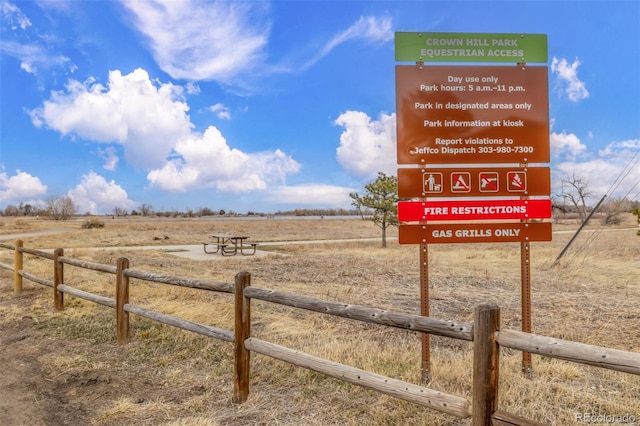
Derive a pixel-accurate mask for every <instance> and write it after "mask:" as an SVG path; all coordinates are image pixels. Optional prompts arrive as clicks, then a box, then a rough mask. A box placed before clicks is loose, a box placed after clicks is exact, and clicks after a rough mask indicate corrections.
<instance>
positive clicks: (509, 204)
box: [398, 198, 551, 222]
mask: <svg viewBox="0 0 640 426" xmlns="http://www.w3.org/2000/svg"><path fill="white" fill-rule="evenodd" d="M550 217H551V200H550V199H548V198H545V199H518V200H510V199H497V200H493V199H482V200H459V201H458V200H442V201H440V200H438V201H429V200H427V201H399V202H398V220H399V221H400V222H426V221H433V220H435V221H457V220H496V219H497V220H502V219H504V220H508V219H520V220H529V219H549V218H550Z"/></svg>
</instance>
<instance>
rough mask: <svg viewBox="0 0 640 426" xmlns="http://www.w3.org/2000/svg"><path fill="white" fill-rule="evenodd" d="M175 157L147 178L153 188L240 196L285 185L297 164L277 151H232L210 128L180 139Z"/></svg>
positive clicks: (296, 169) (297, 167)
mask: <svg viewBox="0 0 640 426" xmlns="http://www.w3.org/2000/svg"><path fill="white" fill-rule="evenodd" d="M174 154H175V155H174V156H173V158H171V159H170V160H169V161H167V163H166V164H165V165H164V166H163V167H162V168H160V169H156V170H152V171H151V172H150V173H149V174H148V175H147V179H148V180H149V181H150V182H151V184H152V186H157V187H159V188H161V189H163V190H166V191H171V192H183V191H188V190H193V189H199V188H210V187H213V188H216V189H217V190H219V191H221V192H229V193H243V192H249V191H253V190H264V189H266V188H267V186H269V185H278V184H282V183H284V182H285V179H286V176H287V175H288V174H292V173H297V172H298V171H299V170H300V165H299V164H298V163H297V162H296V161H295V160H293V159H292V158H291V157H290V156H288V155H286V154H285V153H283V152H282V151H280V150H276V151H274V152H261V153H253V154H247V153H244V152H242V151H240V150H238V149H235V148H231V147H230V146H229V145H228V144H227V141H226V139H225V138H224V137H223V136H222V134H221V133H220V131H219V130H218V129H216V128H215V127H213V126H210V127H209V128H208V129H207V130H206V131H205V132H204V134H203V135H191V136H189V137H185V138H183V139H181V140H180V141H179V142H178V143H177V144H176V146H175V148H174Z"/></svg>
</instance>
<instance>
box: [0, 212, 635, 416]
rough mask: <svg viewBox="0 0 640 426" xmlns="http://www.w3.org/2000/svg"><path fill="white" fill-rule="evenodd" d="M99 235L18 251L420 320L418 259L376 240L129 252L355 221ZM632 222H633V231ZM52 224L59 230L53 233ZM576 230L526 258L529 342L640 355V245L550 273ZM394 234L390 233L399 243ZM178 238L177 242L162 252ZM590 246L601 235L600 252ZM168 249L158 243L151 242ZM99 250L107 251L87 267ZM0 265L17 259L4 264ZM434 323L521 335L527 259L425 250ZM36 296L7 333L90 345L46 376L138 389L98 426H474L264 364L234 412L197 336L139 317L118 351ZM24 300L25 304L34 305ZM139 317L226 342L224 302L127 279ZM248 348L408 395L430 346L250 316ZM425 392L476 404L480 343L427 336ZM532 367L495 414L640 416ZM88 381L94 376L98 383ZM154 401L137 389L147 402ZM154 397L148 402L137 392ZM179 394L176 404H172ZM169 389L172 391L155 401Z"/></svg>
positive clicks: (578, 259)
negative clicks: (194, 327) (291, 353)
mask: <svg viewBox="0 0 640 426" xmlns="http://www.w3.org/2000/svg"><path fill="white" fill-rule="evenodd" d="M104 221H105V227H104V228H103V229H81V226H80V225H81V222H80V221H79V222H77V223H76V222H69V223H65V224H63V226H64V227H66V228H69V230H68V231H66V232H63V233H58V234H55V235H53V234H52V235H40V236H35V235H34V236H30V237H28V238H24V240H25V243H24V244H25V246H26V247H32V248H54V247H58V246H63V247H65V248H68V249H67V250H66V251H65V253H66V254H67V255H71V256H74V257H78V258H83V259H87V260H91V261H94V262H100V263H106V264H115V263H114V262H115V260H116V259H117V258H118V257H122V256H124V257H127V258H129V259H130V262H131V267H132V268H134V269H137V270H144V271H149V272H157V273H165V274H168V275H175V276H184V277H191V278H205V279H211V280H216V281H226V282H233V279H234V275H235V274H236V273H237V272H239V271H242V270H246V271H249V272H250V273H251V274H252V285H253V286H256V287H260V288H267V289H273V290H280V291H287V292H292V293H297V294H304V295H308V296H312V297H318V298H322V299H327V300H335V301H341V302H345V303H351V304H360V305H365V306H370V307H377V308H382V309H390V310H396V311H401V312H408V313H418V312H419V310H420V300H419V251H418V247H416V246H404V245H403V246H401V245H398V244H397V243H396V240H391V241H390V244H389V247H388V248H387V249H382V248H381V247H380V242H379V241H376V242H342V243H338V244H336V243H326V244H292V245H285V244H283V245H280V246H274V247H268V249H269V250H272V251H274V252H276V253H280V254H276V255H271V256H267V257H250V258H228V259H224V260H223V261H214V260H211V261H196V260H186V259H182V258H178V257H175V256H172V255H171V254H168V253H164V252H162V251H160V250H158V251H137V250H131V249H127V247H130V246H135V245H160V244H197V243H200V242H202V241H205V240H207V236H208V235H210V234H211V233H213V232H214V231H217V232H237V233H247V234H249V235H251V238H252V239H253V240H258V241H298V240H329V239H343V238H370V237H379V235H380V230H379V229H378V228H376V227H375V226H374V225H373V224H372V223H370V222H365V221H360V220H355V219H348V220H341V219H339V220H334V219H324V220H312V219H299V220H224V221H222V220H215V221H211V220H167V219H162V220H144V219H136V220H131V221H124V220H110V219H108V218H107V219H105V220H104ZM633 223H634V222H633V218H629V222H628V223H627V225H628V224H631V226H633ZM45 225H48V226H45ZM57 226H60V223H50V222H47V221H36V220H29V221H28V224H25V222H24V221H23V222H21V226H20V229H17V230H16V229H15V228H13V226H12V224H11V223H10V222H9V221H5V224H4V226H2V227H0V234H5V235H8V234H13V233H19V232H20V233H25V232H32V230H33V231H35V230H44V229H47V228H48V227H57ZM576 227H577V226H576V225H575V224H554V231H560V230H566V231H567V232H566V233H557V234H554V241H552V242H549V243H532V253H531V260H532V287H533V289H532V307H533V329H534V332H535V333H538V334H544V335H548V336H553V337H557V338H563V339H570V340H574V341H579V342H584V343H589V344H594V345H600V346H606V347H610V348H616V349H624V350H630V351H634V352H640V314H639V310H638V306H640V279H639V278H640V275H639V273H638V261H639V259H640V250H638V248H639V247H640V237H638V236H637V235H636V230H635V229H630V228H624V227H609V228H600V227H598V226H591V227H589V229H588V232H585V233H584V235H581V236H580V237H578V239H577V240H576V242H575V243H574V245H573V246H572V248H571V249H570V250H569V251H568V252H567V255H566V256H565V257H564V258H563V259H562V261H561V262H560V264H559V265H558V266H555V267H552V264H553V261H554V260H555V258H556V256H557V255H558V254H559V252H560V250H561V249H562V248H563V247H564V246H565V244H566V243H567V242H568V240H569V239H570V238H571V236H572V235H573V234H572V230H575V229H576ZM396 235H397V233H395V231H394V232H392V234H391V236H392V237H394V236H396ZM165 236H167V237H168V239H164V237H165ZM594 236H595V237H594ZM154 237H160V238H162V240H154ZM88 247H112V249H111V250H107V251H92V250H89V249H88ZM0 262H4V263H9V264H10V263H11V262H12V259H11V252H8V251H7V250H0ZM25 269H26V270H28V271H29V272H31V273H34V274H36V275H38V276H42V277H47V278H50V276H51V271H50V270H51V262H50V261H42V260H37V259H34V258H32V257H31V256H26V258H25ZM112 281H113V277H112V276H109V275H105V274H100V273H96V272H94V271H87V270H82V269H79V268H73V267H70V266H66V267H65V283H67V284H69V285H72V286H74V287H77V288H80V289H83V290H86V291H91V292H94V293H98V294H103V295H105V296H110V297H111V294H112V293H113V282H112ZM429 281H430V302H431V303H430V309H431V315H432V316H434V317H438V318H443V319H451V320H457V321H471V320H472V315H473V309H474V307H475V306H477V305H478V304H479V303H482V302H486V301H492V302H495V303H497V304H498V305H499V306H500V307H501V310H502V312H501V317H502V325H503V327H506V328H512V329H519V328H520V326H521V322H520V321H521V307H520V246H519V244H465V245H431V246H430V247H429ZM11 289H12V281H11V274H9V273H8V272H6V271H5V272H0V298H1V299H0V300H7V299H9V298H11V297H13V296H12V294H11ZM25 292H26V293H28V294H30V295H31V297H30V298H28V299H25V303H22V304H11V305H6V304H2V305H1V306H2V308H1V309H2V312H1V315H2V320H0V321H1V322H3V323H6V322H9V321H15V320H16V319H17V318H21V317H23V316H25V315H30V316H31V317H33V318H35V319H36V320H37V322H38V327H39V329H40V330H41V332H42V333H43V334H42V336H43V338H50V337H53V338H55V339H60V341H62V342H78V341H81V342H82V341H85V342H89V343H90V344H89V345H88V346H84V347H82V350H81V351H80V352H77V351H75V352H74V351H73V350H67V351H64V352H60V353H56V354H52V355H50V356H48V357H46V359H44V360H43V361H44V365H45V368H46V369H47V372H46V373H47V374H48V375H49V377H54V376H55V375H56V374H59V372H61V371H62V372H64V371H65V370H67V369H71V370H72V371H74V372H77V374H83V373H87V372H91V371H108V372H110V373H109V374H111V375H112V376H119V377H125V378H127V380H129V381H131V382H132V383H136V385H132V386H131V391H130V392H122V394H121V395H120V396H118V397H113V398H108V399H106V400H105V401H104V402H103V403H102V404H98V405H96V408H95V411H94V412H92V413H91V415H92V417H91V421H92V423H93V424H105V425H106V424H109V425H111V424H131V423H134V422H135V423H141V424H157V423H162V424H171V425H218V424H291V425H293V424H296V425H297V424H311V425H325V424H338V423H339V424H345V425H356V424H357V425H360V424H379V425H382V424H385V425H386V424H406V425H432V424H443V425H444V424H461V425H462V424H469V422H468V421H467V420H462V421H461V420H455V419H454V418H453V417H450V416H447V415H444V414H438V413H436V412H434V411H432V410H429V409H426V408H422V407H419V406H415V405H413V404H410V403H406V402H403V401H399V400H397V399H394V398H390V397H387V396H384V395H380V394H377V393H375V392H372V391H368V390H364V389H361V388H358V387H355V386H352V385H349V384H345V383H342V382H340V381H338V380H334V379H331V378H327V377H325V376H323V375H322V374H318V373H314V372H311V371H307V370H304V369H301V368H297V367H294V366H290V365H288V364H285V363H283V362H280V361H276V360H273V359H270V358H267V357H264V356H260V355H254V356H253V357H252V370H251V372H252V373H251V374H252V376H251V395H250V397H249V400H248V401H247V402H246V403H245V404H242V405H233V404H231V402H230V398H231V393H232V386H233V376H232V360H233V355H232V347H231V345H229V344H228V343H224V342H217V341H214V340H210V339H207V338H204V337H201V336H197V335H193V334H191V333H188V332H183V331H179V330H177V329H173V328H170V327H167V326H163V325H159V324H156V323H152V322H150V321H147V320H144V319H141V318H138V317H135V316H134V317H132V327H133V335H132V341H131V343H130V344H129V345H128V346H126V347H117V346H116V345H115V342H114V341H115V337H114V324H113V321H114V319H113V311H112V310H110V309H108V308H104V307H99V306H96V305H93V304H92V303H90V302H85V301H82V300H78V299H74V298H72V297H67V299H66V301H65V307H66V309H65V311H64V313H61V314H59V313H55V312H54V311H53V309H52V306H51V305H52V301H51V300H50V299H51V297H50V291H49V290H48V289H44V288H40V287H39V286H37V285H36V284H33V283H28V282H26V283H25ZM27 302H28V303H27ZM131 303H134V304H138V305H141V306H144V307H147V308H151V309H154V310H158V311H161V312H163V313H168V314H172V315H176V316H179V317H182V318H185V319H189V320H192V321H197V322H202V323H205V324H209V325H213V326H217V327H222V328H226V329H233V310H232V299H231V296H230V295H216V294H206V293H204V292H201V291H195V290H190V289H182V288H176V287H172V286H167V285H161V284H153V283H147V282H142V281H136V280H133V281H132V288H131ZM252 317H253V318H252V319H253V334H254V335H255V336H257V337H259V338H262V339H265V340H268V341H271V342H273V343H276V344H280V345H283V346H286V347H289V348H292V349H296V350H300V351H304V352H306V353H310V354H312V355H316V356H321V357H324V358H327V359H330V360H332V361H336V362H342V363H345V364H348V365H352V366H355V367H358V368H363V369H366V370H369V371H373V372H376V373H380V374H385V375H388V376H391V377H394V378H398V379H401V380H406V381H409V382H414V383H420V339H419V336H417V335H416V334H415V333H412V332H408V331H404V330H395V329H387V328H382V327H376V326H372V325H367V324H361V323H357V322H353V321H349V320H346V319H339V318H334V317H329V316H325V315H320V314H315V313H310V312H306V311H301V310H295V309H292V308H287V307H283V306H279V305H274V304H269V303H265V302H259V301H254V302H253V304H252ZM431 342H432V343H431V360H432V373H433V381H432V383H431V384H430V386H431V387H432V388H434V389H437V390H441V391H443V392H446V393H451V394H454V395H458V396H462V397H465V398H467V399H470V398H471V395H470V388H471V365H472V363H471V359H472V353H471V345H470V344H469V343H468V342H460V341H455V340H452V339H446V338H438V337H432V339H431ZM521 359H522V356H521V353H520V352H517V351H512V350H504V349H503V350H502V352H501V365H500V377H501V382H500V397H499V400H500V402H499V406H500V408H501V409H504V410H506V411H509V412H512V413H514V414H518V415H522V416H525V417H528V418H531V419H534V420H538V421H543V422H549V423H553V424H559V425H560V424H569V423H574V422H575V415H576V414H577V413H601V414H609V415H615V414H620V415H622V414H625V413H629V414H632V415H635V417H636V419H638V418H640V402H639V401H638V398H637V395H640V378H639V377H637V376H632V375H628V374H622V373H616V372H611V371H607V370H603V369H599V368H595V367H587V366H581V365H578V364H572V363H568V362H564V361H559V360H552V359H548V358H545V357H538V356H534V359H533V362H534V364H533V373H534V374H533V377H532V378H526V377H524V376H523V375H522V373H521V372H520V367H521V365H520V364H521ZM87 374H88V373H87ZM143 385H144V386H143ZM140 386H142V388H143V389H145V390H144V393H145V394H146V395H148V397H145V398H143V399H144V401H143V402H140V401H139V400H137V399H136V395H137V394H136V393H135V390H136V389H138V387H140ZM167 387H169V388H172V389H174V390H176V395H181V396H180V397H178V396H174V397H173V399H171V398H169V399H167V398H166V397H163V396H166V388H167ZM161 389H164V390H165V393H163V392H160V390H161Z"/></svg>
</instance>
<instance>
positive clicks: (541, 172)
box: [398, 167, 551, 198]
mask: <svg viewBox="0 0 640 426" xmlns="http://www.w3.org/2000/svg"><path fill="white" fill-rule="evenodd" d="M550 193H551V169H550V168H549V167H503V168H496V167H477V168H469V167H467V168H433V169H432V168H428V169H425V168H402V169H398V197H400V198H414V197H422V198H425V197H429V198H431V197H483V196H487V197H495V196H538V195H542V196H549V194H550Z"/></svg>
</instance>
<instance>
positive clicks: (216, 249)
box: [203, 234, 258, 256]
mask: <svg viewBox="0 0 640 426" xmlns="http://www.w3.org/2000/svg"><path fill="white" fill-rule="evenodd" d="M212 237H213V238H214V239H215V242H214V241H212V242H209V243H203V244H204V252H205V253H207V254H215V253H220V254H222V255H223V256H235V255H236V254H238V253H240V254H242V255H243V256H251V255H253V254H255V253H256V247H257V246H258V244H257V243H246V242H245V241H246V240H247V239H249V237H248V236H247V235H235V234H214V235H212ZM208 247H209V248H210V249H209V250H207V248H208ZM211 248H212V249H213V250H211Z"/></svg>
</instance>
